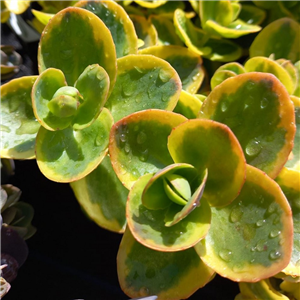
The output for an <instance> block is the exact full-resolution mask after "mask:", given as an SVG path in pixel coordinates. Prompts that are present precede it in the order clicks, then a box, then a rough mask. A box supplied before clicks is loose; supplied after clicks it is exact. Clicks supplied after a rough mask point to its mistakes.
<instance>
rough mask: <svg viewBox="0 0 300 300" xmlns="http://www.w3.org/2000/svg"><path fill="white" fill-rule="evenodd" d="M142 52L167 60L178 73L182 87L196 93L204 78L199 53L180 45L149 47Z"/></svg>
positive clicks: (141, 52)
mask: <svg viewBox="0 0 300 300" xmlns="http://www.w3.org/2000/svg"><path fill="white" fill-rule="evenodd" d="M139 53H140V54H152V55H154V56H157V57H159V58H162V59H164V60H166V61H167V62H168V63H169V64H170V65H171V66H172V67H173V68H174V69H175V70H176V72H177V73H178V75H179V77H180V79H181V82H182V89H184V90H186V91H187V92H189V93H192V94H194V93H196V92H197V90H198V89H199V87H200V85H201V83H202V81H203V78H204V70H203V68H202V59H201V56H200V55H199V54H196V53H195V52H193V51H191V50H189V49H187V48H184V47H180V46H173V45H169V46H167V45H164V46H154V47H149V48H146V49H144V50H141V51H139Z"/></svg>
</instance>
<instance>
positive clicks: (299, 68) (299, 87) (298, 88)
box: [294, 60, 300, 97]
mask: <svg viewBox="0 0 300 300" xmlns="http://www.w3.org/2000/svg"><path fill="white" fill-rule="evenodd" d="M294 66H295V67H296V69H297V73H298V81H297V85H296V90H295V91H294V95H295V96H297V97H300V60H298V61H297V62H296V63H295V64H294Z"/></svg>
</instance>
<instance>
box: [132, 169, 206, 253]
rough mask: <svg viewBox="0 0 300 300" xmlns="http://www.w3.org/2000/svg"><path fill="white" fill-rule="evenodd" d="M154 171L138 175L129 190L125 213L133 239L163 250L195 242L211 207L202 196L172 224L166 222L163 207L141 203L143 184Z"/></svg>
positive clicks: (186, 246) (200, 236) (181, 248)
mask: <svg viewBox="0 0 300 300" xmlns="http://www.w3.org/2000/svg"><path fill="white" fill-rule="evenodd" d="M152 176H153V175H152V174H146V175H144V176H142V177H140V178H139V179H138V181H137V182H136V183H135V184H134V185H133V187H132V189H131V190H130V192H129V195H128V200H127V205H126V216H127V222H128V227H129V229H130V231H131V233H132V234H133V236H134V237H135V239H136V240H137V241H138V242H140V243H142V244H143V245H145V246H147V247H149V248H151V249H155V250H159V251H163V252H174V251H181V250H184V249H187V248H190V247H192V246H194V245H195V244H196V243H197V242H198V241H199V240H201V239H202V238H203V237H204V236H205V235H206V234H207V231H208V229H209V226H210V207H209V205H208V203H207V201H205V200H204V199H201V205H200V206H198V207H196V208H194V209H193V210H192V211H191V212H190V213H189V214H188V215H187V216H185V218H183V219H182V220H181V221H180V222H178V223H177V224H174V225H173V226H171V227H167V226H165V215H166V209H159V210H150V209H147V208H146V207H145V206H144V205H143V204H142V194H143V190H144V188H145V186H146V185H147V183H148V182H149V180H150V179H151V177H152Z"/></svg>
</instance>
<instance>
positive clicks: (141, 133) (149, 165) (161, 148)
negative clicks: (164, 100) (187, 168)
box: [109, 110, 186, 189]
mask: <svg viewBox="0 0 300 300" xmlns="http://www.w3.org/2000/svg"><path fill="white" fill-rule="evenodd" d="M184 121H186V118H185V117H183V116H181V115H178V114H175V113H172V112H166V111H162V110H145V111H141V112H138V113H134V114H131V115H129V116H127V117H125V118H123V119H122V120H120V121H119V122H117V123H115V124H114V126H113V127H112V130H111V134H110V145H109V153H110V156H111V161H112V165H113V168H114V170H115V172H116V174H117V175H118V177H119V179H120V180H121V182H122V183H123V184H124V185H125V186H126V187H127V188H128V189H130V188H131V186H132V185H133V184H134V182H135V181H136V180H137V179H138V178H139V177H140V176H141V175H144V174H146V173H156V172H157V171H158V170H160V169H163V168H164V167H166V166H168V165H170V164H172V163H173V160H172V158H171V156H170V154H169V151H168V149H167V140H168V135H169V134H170V132H171V130H172V128H173V127H175V126H177V125H179V124H180V123H182V122H184Z"/></svg>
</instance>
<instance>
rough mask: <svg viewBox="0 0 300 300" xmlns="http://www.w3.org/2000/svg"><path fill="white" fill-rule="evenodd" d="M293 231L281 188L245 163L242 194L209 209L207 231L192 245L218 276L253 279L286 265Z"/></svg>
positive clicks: (243, 279) (252, 280) (272, 272)
mask: <svg viewBox="0 0 300 300" xmlns="http://www.w3.org/2000/svg"><path fill="white" fill-rule="evenodd" d="M292 234H293V222H292V212H291V208H290V206H289V203H288V201H287V200H286V198H285V196H284V194H283V193H282V191H281V190H280V187H279V186H278V185H277V184H276V183H275V182H274V181H273V180H272V179H270V178H269V177H268V176H267V175H266V174H265V173H263V172H262V171H260V170H259V169H256V168H254V167H252V166H249V165H248V166H247V177H246V182H245V184H244V186H243V188H242V191H241V193H240V195H239V196H238V197H237V198H236V199H235V200H234V201H233V202H232V203H231V204H230V205H228V206H226V207H224V208H219V209H218V208H212V222H211V227H210V230H209V232H208V234H207V236H206V237H205V239H204V240H202V241H200V243H199V244H197V245H196V250H197V252H198V253H199V255H200V257H201V258H202V259H203V261H204V262H205V263H206V264H207V265H208V266H210V267H211V268H212V269H214V270H215V271H216V272H217V273H219V274H220V275H222V276H224V277H227V278H229V279H231V280H234V281H247V282H256V281H259V280H261V279H264V278H268V277H270V276H274V275H275V274H276V273H278V272H280V271H281V270H282V269H283V268H284V267H286V265H287V264H288V263H289V261H290V258H291V252H292V251H291V250H292V243H293V241H292Z"/></svg>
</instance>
